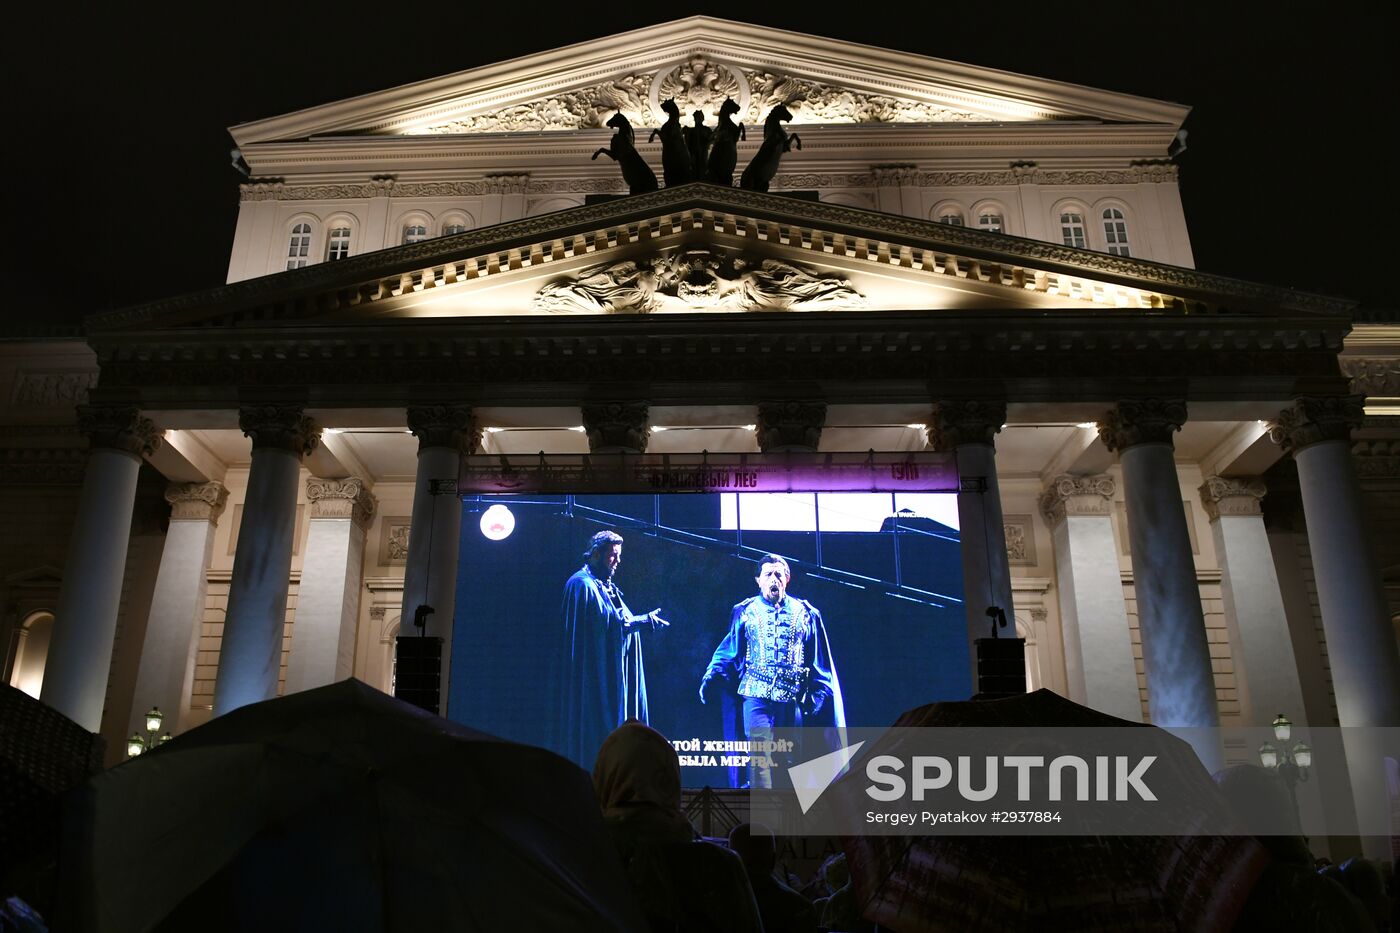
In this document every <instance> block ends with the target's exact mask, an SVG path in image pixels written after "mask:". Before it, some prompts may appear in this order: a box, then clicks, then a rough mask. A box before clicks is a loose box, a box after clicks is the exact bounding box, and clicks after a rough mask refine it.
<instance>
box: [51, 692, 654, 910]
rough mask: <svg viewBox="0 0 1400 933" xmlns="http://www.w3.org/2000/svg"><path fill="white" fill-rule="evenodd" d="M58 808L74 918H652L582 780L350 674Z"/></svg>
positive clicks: (539, 754)
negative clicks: (642, 909) (62, 810)
mask: <svg viewBox="0 0 1400 933" xmlns="http://www.w3.org/2000/svg"><path fill="white" fill-rule="evenodd" d="M66 823H67V826H66V834H67V839H66V840H65V849H66V850H67V851H66V852H65V873H64V878H65V881H66V883H67V884H68V897H67V899H66V901H65V903H64V904H63V905H62V907H61V911H60V913H59V917H58V919H59V920H60V922H62V921H67V928H71V929H82V930H91V931H137V930H151V929H155V930H187V929H198V930H201V931H219V930H249V929H257V930H313V929H316V930H337V931H361V930H363V931H391V930H393V931H425V930H434V931H437V930H505V929H511V930H514V929H521V930H524V929H541V930H543V929H571V930H610V931H611V930H642V929H644V926H643V924H642V921H641V919H640V915H639V914H638V912H637V909H636V907H635V905H634V904H633V901H632V896H631V894H630V891H629V889H628V887H627V882H626V879H625V878H624V877H623V875H622V870H621V867H620V866H619V864H618V862H617V859H616V856H615V855H614V853H613V851H612V849H611V847H610V845H609V843H608V840H607V838H606V837H605V835H604V831H603V823H602V818H601V816H600V814H599V812H598V807H597V804H596V803H595V801H594V799H593V790H592V785H591V783H590V780H589V777H588V775H586V774H585V773H584V772H583V771H582V770H580V769H579V768H578V767H576V766H575V765H573V764H572V763H570V762H568V761H566V760H565V759H563V758H560V757H558V756H557V755H554V754H552V753H550V752H547V751H545V750H543V749H539V748H534V747H532V746H527V745H517V744H514V743H510V742H506V741H503V740H501V739H497V738H494V737H492V736H489V735H485V734H483V733H479V732H475V731H473V730H471V729H467V728H465V727H463V726H459V725H457V724H455V723H452V722H449V721H447V720H444V719H440V718H438V717H436V716H432V715H430V714H428V713H425V712H423V711H421V710H419V709H417V708H415V707H412V706H409V705H407V704H405V703H402V702H400V701H398V700H395V699H393V698H391V697H388V696H386V695H384V694H383V693H380V692H379V691H377V690H375V689H373V688H371V687H369V686H367V685H365V684H363V683H360V682H359V681H355V680H348V681H343V682H341V683H338V684H334V685H332V686H329V687H322V688H319V689H316V690H310V691H306V692H304V693H298V694H294V695H292V696H288V697H283V698H280V699H275V700H268V701H266V702H263V703H257V704H254V705H252V706H246V707H243V708H242V709H238V710H235V711H234V712H231V713H229V714H227V715H225V716H221V717H219V718H218V719H215V720H214V721H212V722H210V723H209V724H207V725H205V726H201V727H199V728H198V729H194V730H192V731H190V732H188V733H186V734H185V735H182V736H180V737H178V738H176V739H174V740H173V741H171V742H169V743H166V744H165V745H162V746H160V747H159V748H157V749H156V750H155V751H153V752H150V753H148V754H145V755H142V756H140V757H139V758H135V759H133V760H131V761H129V762H127V763H125V764H123V765H121V766H119V767H117V768H114V769H112V770H110V771H108V772H106V773H105V774H102V775H100V776H98V777H96V778H94V779H93V780H92V781H90V782H89V783H88V784H87V785H86V786H85V787H84V788H83V789H82V790H81V791H80V792H79V793H78V794H77V795H75V799H74V800H73V802H72V806H71V807H70V808H69V812H68V815H67V820H66ZM65 911H66V912H67V914H66V915H65Z"/></svg>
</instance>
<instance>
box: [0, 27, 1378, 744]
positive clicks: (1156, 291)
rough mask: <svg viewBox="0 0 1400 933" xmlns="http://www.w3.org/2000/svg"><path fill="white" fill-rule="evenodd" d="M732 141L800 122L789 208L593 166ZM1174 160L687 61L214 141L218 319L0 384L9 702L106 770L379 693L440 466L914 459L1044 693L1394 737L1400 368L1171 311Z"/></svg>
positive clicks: (430, 593) (636, 41)
mask: <svg viewBox="0 0 1400 933" xmlns="http://www.w3.org/2000/svg"><path fill="white" fill-rule="evenodd" d="M726 98H730V99H733V100H734V101H736V103H737V104H738V105H739V115H740V119H741V120H742V121H743V122H744V123H746V124H747V126H748V129H749V135H748V139H747V141H745V142H743V143H741V144H740V146H739V150H738V157H739V168H740V169H742V168H743V166H744V165H746V164H747V162H748V160H749V159H750V158H751V157H752V155H753V154H754V153H755V152H756V151H757V149H758V146H759V144H760V142H761V139H762V135H763V133H762V123H763V120H764V118H765V116H766V115H767V113H768V112H769V110H770V109H771V108H772V106H774V105H775V104H777V103H782V102H785V101H786V102H788V103H789V107H790V109H791V110H792V112H793V115H794V119H793V121H792V123H791V124H790V125H789V126H788V130H789V131H790V132H796V133H798V134H800V135H801V137H802V148H801V150H800V151H799V150H797V149H796V148H794V149H793V150H792V151H790V152H788V153H787V154H786V155H784V157H783V162H782V166H781V168H780V169H779V171H778V174H777V175H776V177H775V178H774V179H773V184H772V188H771V190H770V191H769V192H767V193H761V192H757V191H748V190H741V189H739V188H731V189H725V188H720V187H715V186H707V185H688V186H680V187H673V188H661V189H660V190H658V191H654V192H651V193H646V194H639V195H635V196H630V197H629V196H626V195H627V188H626V186H625V185H624V183H623V181H622V176H621V173H620V172H619V171H618V168H617V166H616V165H614V164H613V163H612V162H611V161H609V160H608V159H606V158H600V159H597V160H590V158H589V156H590V155H591V154H592V153H593V152H594V151H595V150H596V149H598V148H599V147H605V146H607V145H608V144H609V137H610V135H611V131H610V130H609V129H607V128H606V127H605V126H604V123H605V122H606V121H607V119H608V118H609V117H610V116H611V115H612V114H614V113H617V112H621V113H623V114H624V115H625V116H627V117H628V119H629V120H630V121H631V123H632V124H633V126H634V127H636V128H637V140H636V141H637V146H638V149H639V150H640V151H641V152H642V154H643V155H644V156H645V157H646V158H647V159H648V161H649V162H650V164H651V166H652V168H653V170H654V171H655V172H656V173H657V175H658V176H660V175H661V146H660V145H659V144H647V143H645V142H644V134H646V133H649V132H650V130H651V128H653V127H655V126H657V125H658V124H659V123H660V122H661V120H662V119H664V117H663V114H662V112H661V107H660V105H661V103H662V102H663V101H665V100H667V99H675V100H676V101H677V104H678V106H679V109H680V112H681V113H682V114H684V115H689V114H690V113H691V112H692V111H695V110H701V111H703V112H704V114H705V119H706V120H707V122H709V123H710V124H711V125H713V120H714V114H715V112H716V111H717V110H718V107H719V104H720V103H722V102H723V101H724V100H725V99H726ZM1186 113H1187V108H1185V107H1183V106H1180V105H1176V104H1168V103H1163V102H1159V101H1154V100H1146V99H1142V98H1136V97H1131V96H1128V95H1123V94H1116V93H1109V92H1104V91H1098V90H1093V89H1090V88H1084V87H1078V86H1072V85H1066V84H1062V83H1058V82H1053V81H1048V80H1042V79H1038V78H1033V77H1025V76H1020V75H1014V74H1009V73H1003V72H997V71H993V70H989V69H984V68H977V67H972V66H965V65H959V64H956V63H951V62H944V61H937V60H932V59H920V58H917V57H915V56H910V55H907V54H903V53H894V52H887V51H884V50H879V49H872V48H867V47H860V46H851V45H848V44H846V43H843V42H840V41H837V40H830V39H823V38H816V37H811V36H803V35H797V34H792V33H784V32H780V31H776V30H770V29H766V28H759V27H751V26H746V25H740V24H735V23H729V22H724V21H719V20H713V19H708V18H704V17H696V18H691V19H687V20H682V21H679V22H677V23H672V24H667V25H664V26H656V27H649V28H646V29H642V30H638V31H635V32H631V33H627V34H624V35H620V36H616V37H612V38H608V39H603V40H597V41H592V42H587V43H583V44H580V45H576V46H571V47H568V48H565V49H560V50H557V51H551V52H546V53H541V54H538V55H533V56H529V57H527V58H524V59H518V60H515V61H511V62H506V63H502V64H500V65H495V66H489V67H486V68H481V69H476V70H474V71H470V72H464V73H461V74H456V75H449V76H446V77H443V78H439V79H434V80H431V81H425V82H421V83H418V84H414V85H409V86H406V87H401V88H395V89H391V90H388V91H384V92H382V93H379V94H372V95H368V96H365V97H360V98H355V99H352V100H347V101H340V102H334V103H330V104H326V105H324V106H321V107H316V108H312V109H310V110H305V111H301V112H298V113H294V114H289V115H286V116H280V117H273V118H270V119H266V120H262V121H259V122H256V123H251V124H245V125H242V126H238V127H234V128H233V129H232V131H231V132H232V134H233V136H234V139H235V140H236V142H237V144H238V146H239V148H240V150H241V152H242V155H243V158H244V159H245V160H246V162H247V164H248V165H249V167H250V168H251V171H252V178H251V179H250V180H249V182H248V183H247V184H245V185H244V186H243V189H242V196H241V197H242V203H241V210H240V214H239V221H238V228H237V232H236V236H235V240H234V246H233V251H232V255H231V257H230V261H229V273H228V283H229V284H227V285H226V286H223V287H220V288H216V289H211V290H209V291H207V292H200V293H195V294H189V295H182V296H178V297H174V298H171V299H169V300H165V301H160V302H156V303H153V304H150V305H145V306H142V307H137V308H132V309H127V310H123V311H116V312H110V313H105V314H101V315H97V316H95V317H94V318H92V319H90V321H89V323H88V326H87V328H86V334H85V337H84V338H83V339H77V338H74V339H56V340H52V341H49V342H44V343H39V342H26V343H12V344H10V345H7V346H4V347H3V348H0V367H3V368H4V369H5V370H6V378H9V379H10V380H11V384H12V385H13V386H14V389H13V391H12V394H11V396H10V400H9V403H8V405H7V406H6V407H5V409H4V415H3V420H4V424H5V431H6V447H5V449H4V457H5V459H4V461H3V469H4V474H3V475H4V479H5V484H4V488H3V497H4V500H3V501H5V502H6V503H7V505H8V508H9V512H8V518H9V524H10V532H11V533H10V535H9V536H8V538H9V543H8V545H7V549H6V550H5V551H4V552H3V554H0V560H3V564H0V573H3V574H4V575H5V577H4V590H3V596H4V600H5V601H4V605H3V612H4V614H3V616H0V636H3V638H4V642H3V643H4V644H5V645H6V646H7V648H6V655H5V658H6V662H5V663H6V667H5V671H4V673H5V674H6V675H7V676H8V677H9V679H10V682H12V683H16V684H18V685H20V686H24V687H25V688H26V689H34V690H40V691H41V692H42V694H43V696H44V698H45V699H46V700H49V701H50V702H52V703H54V704H55V705H56V706H58V707H59V708H60V709H61V710H63V711H64V712H65V713H67V714H68V715H70V716H72V717H73V718H75V719H77V720H78V721H79V722H81V723H82V724H84V725H85V726H87V727H88V728H92V729H97V728H98V727H99V725H100V727H101V729H102V731H103V732H104V734H106V736H107V738H108V741H109V743H111V745H112V747H113V748H119V747H120V746H121V738H122V736H124V735H126V734H127V733H129V732H130V731H132V729H133V728H136V725H135V724H136V723H137V720H138V719H139V717H140V715H141V714H142V713H143V712H144V710H145V709H147V708H148V707H150V706H152V705H155V706H159V707H161V708H162V709H163V710H165V711H166V712H167V717H168V718H167V721H168V722H170V723H173V724H174V725H175V728H176V729H177V731H178V730H183V729H187V728H190V727H191V726H194V725H198V724H199V723H201V722H203V721H205V720H207V719H208V718H209V717H210V716H211V715H212V714H213V713H214V712H221V711H223V710H225V709H228V708H232V707H233V706H236V705H240V704H241V703H243V702H248V701H251V700H255V699H259V698H262V697H264V696H267V695H269V691H277V690H295V689H301V688H305V687H309V686H314V685H318V684H323V683H328V682H331V681H333V680H336V679H340V678H343V677H345V676H350V675H352V674H353V675H354V676H357V677H360V678H362V679H364V680H366V681H368V682H369V683H372V684H375V685H378V686H380V687H383V688H386V689H387V688H388V686H389V679H390V677H391V671H392V659H393V644H394V642H393V639H394V636H395V635H396V634H397V633H398V631H399V630H400V626H401V620H402V619H403V617H404V607H410V609H409V615H410V616H411V607H414V606H417V605H419V604H421V603H424V602H427V603H430V604H432V605H434V606H436V607H437V610H438V611H437V613H436V614H435V615H434V617H433V618H432V621H431V623H430V625H432V626H435V627H436V628H435V631H437V632H438V633H441V634H446V633H447V632H448V630H449V628H450V625H451V619H452V612H451V606H452V602H453V594H454V578H453V574H452V572H444V571H443V568H452V567H454V566H455V564H456V560H455V557H456V534H457V529H458V528H459V525H460V521H461V514H460V510H459V509H457V508H456V504H455V502H453V501H452V499H451V497H450V496H446V497H444V496H439V497H433V496H430V495H428V493H427V481H428V480H429V479H432V478H443V477H450V476H455V475H456V463H457V458H458V456H459V454H460V452H462V451H477V452H484V453H511V452H517V453H520V452H535V451H541V450H542V451H545V452H550V453H586V452H588V451H589V450H590V449H592V450H645V451H648V452H654V453H667V452H671V453H680V452H694V451H699V450H702V449H703V450H711V451H736V452H759V451H760V450H780V449H804V448H807V449H810V448H815V449H816V450H819V451H863V450H868V449H875V450H880V451H906V450H920V449H924V448H925V447H927V446H930V445H931V446H934V447H936V448H938V449H946V450H954V451H956V452H957V454H958V457H959V462H960V464H961V466H962V470H963V473H964V475H965V476H981V477H984V478H986V479H987V480H988V481H989V483H990V491H991V492H993V493H995V495H992V496H983V497H980V498H976V497H972V496H971V495H968V496H965V499H966V501H965V503H964V505H965V508H966V509H967V510H968V511H965V512H964V515H963V525H964V542H965V545H966V547H965V551H964V558H965V563H966V569H965V582H966V583H967V587H968V592H973V591H974V588H976V591H978V592H982V591H990V592H992V593H994V594H995V595H996V597H997V600H998V601H999V602H1000V603H1001V604H1003V605H1007V604H1009V605H1013V606H1014V609H1015V611H1014V616H1015V625H1016V629H1017V632H1018V634H1020V635H1022V636H1023V637H1024V638H1025V639H1026V641H1027V649H1026V650H1027V670H1028V674H1029V677H1030V681H1031V683H1032V685H1034V686H1045V687H1049V688H1051V689H1053V690H1056V691H1057V692H1060V693H1063V694H1065V695H1067V696H1070V697H1071V698H1073V699H1076V700H1079V701H1081V702H1085V703H1088V704H1089V705H1091V706H1095V707H1097V708H1100V709H1103V710H1106V711H1109V712H1112V713H1114V714H1116V715H1120V716H1125V717H1127V718H1135V719H1141V718H1151V719H1153V720H1155V721H1162V722H1168V721H1170V722H1183V723H1197V724H1207V723H1211V722H1215V721H1219V722H1220V723H1223V724H1238V723H1248V724H1264V723H1267V722H1269V721H1270V720H1272V719H1273V717H1274V715H1275V714H1277V713H1278V712H1280V711H1284V712H1287V713H1288V715H1289V716H1290V717H1291V718H1293V719H1294V720H1295V721H1299V722H1310V723H1314V724H1332V723H1336V722H1338V721H1340V722H1341V723H1342V724H1384V725H1397V724H1400V658H1397V656H1396V646H1395V637H1394V635H1395V633H1394V624H1395V620H1396V618H1397V611H1398V610H1400V571H1397V570H1396V568H1397V567H1400V546H1398V545H1397V544H1396V542H1400V508H1398V507H1397V505H1396V503H1397V496H1396V493H1395V489H1396V486H1397V484H1400V450H1397V449H1396V447H1395V445H1396V444H1397V443H1400V441H1397V438H1400V327H1396V326H1395V325H1394V324H1393V322H1387V321H1384V320H1377V321H1375V322H1371V323H1368V322H1365V321H1364V320H1360V321H1358V322H1357V323H1355V324H1353V315H1354V314H1355V312H1356V309H1355V308H1354V307H1353V306H1352V305H1351V304H1350V303H1348V302H1346V301H1339V300H1335V299H1327V298H1322V297H1319V296H1314V295H1308V294H1302V293H1297V292H1291V291H1288V290H1284V289H1279V288H1272V287H1268V286H1261V285H1256V284H1252V283H1246V282H1240V281H1237V280H1233V279H1229V278H1225V277H1222V276H1217V275H1210V274H1205V273H1199V272H1196V271H1194V270H1193V268H1192V266H1193V260H1192V255H1191V247H1190V239H1189V236H1188V233H1187V229H1186V223H1185V218H1184V215H1183V213H1182V209H1181V201H1180V197H1179V193H1178V188H1177V171H1176V167H1175V165H1173V164H1172V163H1171V161H1170V160H1169V158H1168V155H1169V152H1170V150H1171V147H1172V145H1173V141H1174V139H1175V138H1176V134H1177V131H1178V130H1179V129H1180V125H1181V122H1182V120H1183V119H1184V118H1185V116H1186ZM737 175H738V172H737V171H736V179H737ZM1354 394H1359V395H1365V396H1367V397H1368V401H1366V403H1365V405H1366V408H1365V410H1364V412H1363V409H1362V403H1361V401H1360V400H1359V399H1357V398H1355V397H1353V396H1354ZM75 405H77V406H83V407H81V408H80V409H79V412H78V413H77V414H75ZM1281 413H1284V414H1283V415H1282V416H1281ZM1281 417H1282V422H1281V423H1280V419H1281ZM1274 425H1277V430H1275V431H1274V432H1273V433H1274V435H1275V437H1276V438H1278V439H1281V440H1282V441H1283V445H1282V446H1280V444H1279V443H1277V442H1276V440H1274V439H1271V438H1270V427H1271V426H1274ZM662 428H664V429H665V430H664V431H662V430H658V429H662ZM1178 429H1179V430H1178ZM85 438H86V439H85ZM89 445H90V448H91V453H89ZM993 452H994V453H993ZM1294 455H1296V460H1297V468H1296V470H1295V469H1294V468H1293V466H1292V464H1291V463H1290V462H1289V460H1290V458H1291V457H1293V456H1294ZM429 516H432V518H431V522H432V526H433V528H434V529H435V530H434V532H433V534H432V539H433V540H432V541H431V542H430V541H429V540H428V533H427V531H426V527H427V525H428V523H429ZM1134 516H1142V517H1141V518H1139V519H1138V522H1139V525H1140V527H1139V528H1137V529H1136V531H1134V530H1132V529H1130V527H1129V521H1130V519H1132V518H1133V517H1134ZM1368 521H1369V522H1371V523H1373V527H1372V529H1371V532H1372V536H1371V537H1368V534H1367V531H1366V529H1365V527H1364V526H1365V525H1366V524H1367V522H1368ZM1149 526H1150V530H1149ZM984 531H985V533H986V534H987V535H988V536H989V540H988V544H989V545H990V547H989V548H982V549H979V548H978V547H976V546H975V545H979V544H982V539H981V537H980V536H981V535H982V534H983V532H984ZM1368 542H1371V543H1368ZM430 553H431V554H432V557H431V558H430V557H429V554H430ZM982 553H985V554H988V555H989V556H988V557H986V558H983V557H979V556H978V555H979V554H982ZM430 561H431V565H432V566H433V567H434V568H436V570H435V571H434V572H433V573H432V574H431V575H430V574H429V573H428V571H427V570H426V567H427V566H428V564H429V562H430ZM1387 587H1388V589H1387ZM1146 590H1150V591H1151V592H1153V593H1154V594H1157V598H1156V599H1155V600H1142V599H1139V594H1140V593H1142V592H1145V591H1146ZM971 603H972V601H971V600H969V605H970V606H971ZM981 610H982V606H981V605H978V606H976V607H973V608H970V609H969V615H970V616H975V615H980V613H981ZM973 622H975V619H970V625H971V624H972V623H973ZM1144 643H1145V644H1146V645H1147V649H1146V652H1144ZM1343 675H1345V676H1343ZM216 682H220V683H226V684H228V687H227V689H222V688H221V691H220V692H219V693H216V690H215V685H216ZM172 711H174V712H173V713H172ZM1249 754H1251V752H1250V750H1248V749H1226V758H1227V759H1228V760H1242V759H1244V758H1245V757H1247V756H1248V755H1249Z"/></svg>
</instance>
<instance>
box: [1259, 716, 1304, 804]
mask: <svg viewBox="0 0 1400 933" xmlns="http://www.w3.org/2000/svg"><path fill="white" fill-rule="evenodd" d="M1273 727H1274V739H1275V740H1276V741H1277V742H1278V743H1279V744H1278V745H1277V746H1275V745H1274V744H1273V743H1271V742H1265V743H1264V744H1263V745H1261V746H1259V762H1260V763H1261V764H1262V765H1263V766H1264V767H1266V768H1268V769H1269V770H1270V771H1274V772H1277V774H1278V776H1279V779H1280V780H1282V781H1283V786H1284V787H1287V788H1288V799H1289V800H1291V801H1292V802H1293V818H1294V819H1295V820H1297V821H1298V828H1299V830H1300V831H1301V830H1302V820H1301V819H1300V818H1299V816H1298V782H1299V781H1306V780H1307V779H1308V769H1309V768H1311V767H1312V749H1311V748H1309V747H1308V746H1307V745H1304V744H1303V743H1302V742H1297V743H1295V744H1294V745H1293V747H1292V748H1289V747H1288V740H1289V739H1290V738H1292V736H1293V723H1292V722H1290V721H1289V720H1288V717H1286V716H1284V715H1283V714H1282V713H1279V714H1278V718H1277V719H1275V720H1274V721H1273Z"/></svg>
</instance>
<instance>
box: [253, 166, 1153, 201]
mask: <svg viewBox="0 0 1400 933" xmlns="http://www.w3.org/2000/svg"><path fill="white" fill-rule="evenodd" d="M522 180H523V181H522ZM1176 180H1177V167H1176V166H1175V165H1152V166H1141V167H1133V168H1127V169H1085V170H1078V171H1067V170H1060V169H1039V168H1032V169H1022V168H1013V169H1005V170H993V171H964V172H957V171H943V172H928V171H920V170H918V169H916V168H914V167H913V166H908V167H904V166H877V167H875V168H873V169H871V171H869V172H791V173H787V174H781V175H777V176H775V177H774V179H773V182H772V183H771V184H770V188H773V189H776V190H794V189H795V190H809V189H813V188H817V189H823V188H878V187H883V186H890V185H893V186H903V187H912V188H984V187H1008V186H1015V185H1052V186H1053V185H1073V186H1076V187H1088V186H1092V185H1138V184H1163V183H1169V182H1176ZM625 190H626V186H625V185H624V184H622V183H621V182H619V181H618V180H617V178H615V177H612V176H608V177H598V178H570V179H540V180H530V178H529V176H528V175H512V176H506V175H496V176H493V175H486V176H483V177H482V178H479V179H472V180H465V181H422V182H413V181H397V180H394V179H389V180H387V182H386V181H385V180H377V179H372V180H370V181H367V182H363V183H355V182H347V183H343V184H327V185H298V184H287V183H286V182H285V181H284V180H282V179H266V178H264V179H255V180H253V181H249V182H245V183H244V184H241V185H239V186H238V191H239V195H238V198H239V200H240V201H346V200H366V199H369V198H382V197H387V198H465V197H480V196H482V195H488V194H503V193H521V192H528V193H530V194H556V193H558V194H571V193H573V194H578V193H586V194H594V193H601V194H614V193H622V192H625Z"/></svg>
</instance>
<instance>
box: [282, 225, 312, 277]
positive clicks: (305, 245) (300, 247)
mask: <svg viewBox="0 0 1400 933" xmlns="http://www.w3.org/2000/svg"><path fill="white" fill-rule="evenodd" d="M310 255H311V224H309V223H306V222H305V221H303V222H301V223H299V224H297V225H296V226H295V227H293V228H292V235H291V238H290V239H289V240H288V241H287V268H288V269H300V268H301V267H302V266H304V265H306V260H307V257H308V256H310Z"/></svg>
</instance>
